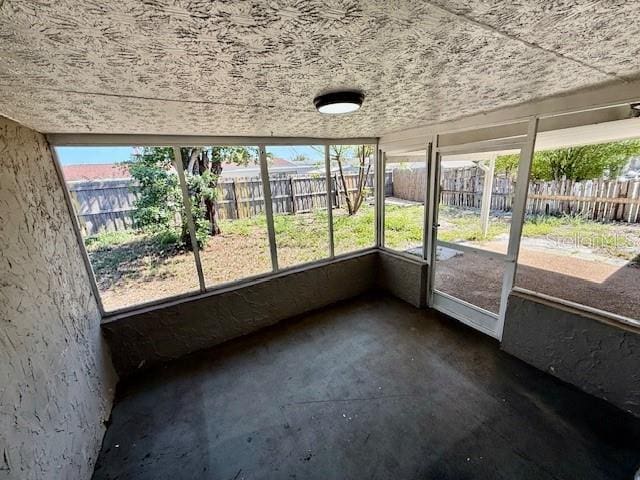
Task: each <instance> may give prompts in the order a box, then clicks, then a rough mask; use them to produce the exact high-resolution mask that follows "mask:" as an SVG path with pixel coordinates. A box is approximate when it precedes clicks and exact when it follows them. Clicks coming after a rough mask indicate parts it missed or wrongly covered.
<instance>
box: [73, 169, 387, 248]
mask: <svg viewBox="0 0 640 480" xmlns="http://www.w3.org/2000/svg"><path fill="white" fill-rule="evenodd" d="M325 178H326V177H325V176H324V175H308V174H307V175H291V176H284V177H272V178H271V179H270V180H269V185H270V187H271V198H272V203H273V212H274V213H292V214H295V213H306V212H310V211H311V210H314V209H317V208H326V207H327V189H326V187H327V185H326V180H325ZM357 181H358V175H357V174H355V173H354V174H345V182H346V184H347V190H348V191H349V193H352V192H354V191H356V186H357ZM331 183H332V187H331V188H332V191H333V192H334V194H333V196H332V207H333V208H339V207H341V206H343V204H344V202H345V193H344V188H343V186H342V182H341V181H339V177H338V175H337V174H335V175H333V176H332V177H331ZM385 185H386V187H385V188H386V190H387V192H388V194H389V195H390V194H391V188H392V185H391V172H389V173H387V174H386V175H385ZM68 186H69V191H70V193H71V199H72V202H73V204H74V208H75V210H76V212H77V214H78V219H79V223H80V227H81V228H83V229H84V233H85V234H86V235H93V234H96V233H98V232H103V231H118V230H124V229H128V228H132V227H133V226H134V225H133V212H134V211H135V201H136V198H137V195H138V193H137V186H136V184H135V183H134V182H133V180H132V179H121V180H104V181H83V182H69V184H68ZM366 187H367V189H368V195H369V197H371V198H372V196H373V189H374V175H373V174H372V173H371V174H369V177H368V178H367V182H366ZM338 192H339V193H338ZM217 204H218V209H219V215H220V218H221V219H239V218H249V217H252V216H254V215H257V214H259V213H261V212H262V211H263V210H264V195H263V190H262V182H261V180H260V178H259V177H255V178H234V179H222V180H221V181H220V182H219V184H218V202H217Z"/></svg>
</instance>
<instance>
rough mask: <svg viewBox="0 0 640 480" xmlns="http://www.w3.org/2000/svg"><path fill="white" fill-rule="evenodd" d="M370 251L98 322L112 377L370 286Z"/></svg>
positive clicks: (373, 267)
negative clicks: (108, 349)
mask: <svg viewBox="0 0 640 480" xmlns="http://www.w3.org/2000/svg"><path fill="white" fill-rule="evenodd" d="M377 256H378V254H377V253H376V252H370V253H365V254H362V255H358V256H355V257H350V258H345V259H342V260H339V261H336V262H335V263H330V264H325V265H319V266H316V267H314V268H310V269H304V270H300V271H297V272H293V273H283V274H282V275H279V276H276V277H275V278H269V279H264V280H260V281H257V282H254V283H252V284H249V285H247V286H244V287H239V288H234V289H230V290H228V291H226V292H224V291H223V292H216V293H214V294H209V295H203V296H200V297H196V298H191V299H187V300H183V301H177V302H174V303H171V304H169V305H163V306H159V307H152V308H149V309H146V310H143V311H141V312H139V313H136V314H133V315H131V314H128V315H126V316H121V317H114V318H112V319H108V320H107V321H105V322H104V323H103V326H102V328H103V330H104V332H105V334H106V336H107V339H108V341H109V345H110V346H111V350H112V352H113V361H114V364H115V366H116V369H117V371H118V373H120V374H121V375H126V374H129V373H131V372H133V371H134V370H136V369H138V368H144V367H148V366H150V365H152V364H154V363H158V362H162V361H166V360H171V359H174V358H178V357H180V356H182V355H185V354H187V353H190V352H195V351H197V350H201V349H203V348H207V347H212V346H214V345H217V344H219V343H222V342H225V341H227V340H230V339H232V338H235V337H239V336H241V335H246V334H249V333H251V332H254V331H256V330H258V329H260V328H263V327H266V326H269V325H273V324H275V323H277V322H279V321H281V320H285V319H287V318H291V317H294V316H296V315H300V314H302V313H305V312H308V311H311V310H314V309H316V308H320V307H323V306H326V305H329V304H331V303H334V302H337V301H340V300H345V299H348V298H351V297H354V296H356V295H359V294H362V293H364V292H367V291H369V290H371V289H372V288H374V286H375V274H376V264H377Z"/></svg>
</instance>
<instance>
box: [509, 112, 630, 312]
mask: <svg viewBox="0 0 640 480" xmlns="http://www.w3.org/2000/svg"><path fill="white" fill-rule="evenodd" d="M636 121H637V120H636V119H630V120H621V121H619V122H611V123H615V124H616V125H615V128H610V126H609V125H601V126H599V127H598V128H597V129H593V128H589V127H591V126H587V127H577V128H573V129H569V130H566V131H564V133H562V135H559V134H556V132H543V133H539V134H538V138H537V141H536V150H535V154H534V158H533V162H532V166H531V175H530V184H529V190H528V198H527V206H526V215H525V221H524V224H523V231H522V238H521V243H520V253H519V258H518V268H517V274H516V282H515V284H516V286H517V287H521V288H525V289H527V290H531V291H533V292H537V293H542V294H546V295H549V296H552V297H556V298H559V299H562V300H567V301H570V302H574V303H577V304H581V305H586V306H589V307H594V308H597V309H599V310H603V311H606V312H610V313H613V314H617V315H621V316H624V317H628V318H632V319H640V302H638V298H640V163H639V161H638V158H640V129H638V127H637V126H635V124H633V123H630V122H636ZM629 126H632V127H633V128H635V129H637V136H638V137H637V138H635V139H629V140H609V141H607V139H606V138H605V136H604V134H606V132H615V133H616V134H617V135H619V134H620V132H622V131H628V129H629ZM596 142H597V143H596Z"/></svg>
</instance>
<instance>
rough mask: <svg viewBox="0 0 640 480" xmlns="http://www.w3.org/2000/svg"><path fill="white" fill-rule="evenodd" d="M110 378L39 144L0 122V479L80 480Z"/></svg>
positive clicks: (100, 429)
mask: <svg viewBox="0 0 640 480" xmlns="http://www.w3.org/2000/svg"><path fill="white" fill-rule="evenodd" d="M115 381H116V377H115V373H114V370H113V367H112V366H111V363H110V359H109V355H108V352H107V349H106V347H105V344H104V343H103V341H102V338H101V333H100V315H99V312H98V308H97V305H96V302H95V299H94V297H93V294H92V292H91V288H90V284H89V277H88V275H87V273H86V270H85V267H84V264H83V262H82V257H81V253H80V249H79V246H78V243H77V240H76V237H75V235H74V232H73V230H72V227H71V223H70V217H69V212H68V210H67V207H66V204H65V201H64V197H63V190H62V187H61V185H60V183H59V181H58V178H57V176H56V171H55V168H54V164H53V161H52V158H51V152H50V150H49V148H48V146H47V144H46V142H45V140H44V138H43V137H42V135H40V134H38V133H36V132H34V131H32V130H29V129H27V128H24V127H22V126H19V125H18V124H16V123H14V122H12V121H9V120H7V119H4V118H3V117H0V479H3V480H4V479H16V480H18V479H20V480H27V479H65V480H66V479H88V478H90V477H91V474H92V471H93V464H94V462H95V460H96V458H97V454H98V450H99V448H100V445H101V442H102V436H103V434H104V430H105V427H104V424H103V422H104V421H105V420H106V419H107V418H108V417H109V414H110V411H111V402H112V398H113V390H114V386H115Z"/></svg>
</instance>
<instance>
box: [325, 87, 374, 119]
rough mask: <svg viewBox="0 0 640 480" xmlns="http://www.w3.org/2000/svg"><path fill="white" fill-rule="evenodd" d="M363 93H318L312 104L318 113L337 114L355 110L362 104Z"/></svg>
mask: <svg viewBox="0 0 640 480" xmlns="http://www.w3.org/2000/svg"><path fill="white" fill-rule="evenodd" d="M363 101H364V94H363V93H361V92H355V91H347V92H331V93H325V94H324V95H318V96H317V97H316V98H314V99H313V104H314V105H315V106H316V108H317V109H318V111H319V112H320V113H326V114H328V115H338V114H341V113H351V112H355V111H356V110H358V109H359V108H360V107H361V106H362V102H363Z"/></svg>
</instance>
